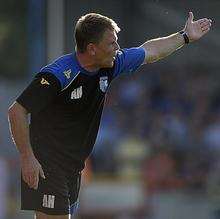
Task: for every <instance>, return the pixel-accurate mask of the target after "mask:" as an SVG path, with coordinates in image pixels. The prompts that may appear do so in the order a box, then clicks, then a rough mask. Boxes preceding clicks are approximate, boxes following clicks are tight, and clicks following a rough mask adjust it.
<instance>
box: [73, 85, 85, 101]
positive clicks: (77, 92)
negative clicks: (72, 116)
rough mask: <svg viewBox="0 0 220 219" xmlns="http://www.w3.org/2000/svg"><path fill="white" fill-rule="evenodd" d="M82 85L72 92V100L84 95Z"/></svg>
mask: <svg viewBox="0 0 220 219" xmlns="http://www.w3.org/2000/svg"><path fill="white" fill-rule="evenodd" d="M82 93H83V92H82V86H80V87H77V88H76V89H74V90H73V91H72V92H71V100H74V99H79V98H81V97H82Z"/></svg>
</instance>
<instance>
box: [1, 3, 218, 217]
mask: <svg viewBox="0 0 220 219" xmlns="http://www.w3.org/2000/svg"><path fill="white" fill-rule="evenodd" d="M0 3H1V7H0V57H1V59H0V66H1V71H0V219H15V218H16V219H21V218H22V219H26V218H32V215H33V214H32V213H31V212H21V211H20V210H19V208H20V197H19V195H20V184H19V178H20V167H19V156H18V153H17V151H16V149H15V147H14V145H13V143H12V141H11V139H10V133H9V129H8V122H7V109H8V107H9V106H10V104H11V103H12V102H13V101H14V100H15V98H16V97H17V96H18V95H19V94H20V93H21V92H22V90H23V89H24V88H25V87H26V86H27V85H28V84H29V82H30V81H31V79H32V78H33V76H34V75H35V74H36V73H37V72H38V71H39V69H40V68H41V67H42V66H43V65H45V64H46V63H48V62H50V61H51V60H52V59H54V58H56V57H58V56H60V55H62V54H64V53H69V52H72V51H73V49H74V41H73V27H74V24H75V22H76V20H77V19H78V18H79V17H80V16H82V15H83V14H85V13H88V12H97V13H101V14H104V15H107V16H109V17H111V18H113V19H114V20H115V21H116V22H117V23H118V25H119V26H120V27H121V29H122V31H121V32H120V33H119V43H120V45H121V47H122V48H123V47H132V46H139V45H141V44H142V43H143V42H145V41H146V40H148V39H151V38H156V37H160V36H166V35H169V34H171V33H174V32H177V31H180V30H181V29H183V27H184V24H185V21H186V19H187V17H188V12H189V11H193V12H194V16H195V19H198V18H202V17H208V18H211V19H212V20H213V26H212V30H211V31H210V32H209V34H208V35H207V36H205V37H204V38H202V39H201V40H200V41H198V42H195V43H193V44H190V45H186V46H185V47H184V48H183V49H182V50H180V51H177V52H176V54H173V55H171V56H170V57H168V58H166V59H164V60H162V61H160V62H158V63H154V64H151V65H145V66H143V67H141V68H140V69H139V71H138V72H136V73H135V74H131V75H123V76H121V77H120V78H118V79H117V80H115V81H114V82H113V83H112V84H111V87H110V89H109V91H108V93H107V99H106V103H105V110H104V113H103V117H102V123H101V127H100V130H99V134H98V139H97V142H96V146H95V149H94V150H93V154H92V155H91V156H90V158H89V159H88V160H87V165H86V169H85V171H84V176H83V181H82V188H81V192H80V209H79V212H78V214H77V215H76V216H75V217H74V218H77V219H142V218H144V219H185V218H190V219H191V218H193V219H219V218H220V160H219V155H220V75H219V71H220V68H219V67H220V64H219V58H220V56H219V50H220V28H219V25H218V24H219V22H220V14H219V12H220V1H219V0H209V1H203V0H185V1H176V0H102V1H101V0H83V1H76V0H20V1H15V0H7V1H3V0H0Z"/></svg>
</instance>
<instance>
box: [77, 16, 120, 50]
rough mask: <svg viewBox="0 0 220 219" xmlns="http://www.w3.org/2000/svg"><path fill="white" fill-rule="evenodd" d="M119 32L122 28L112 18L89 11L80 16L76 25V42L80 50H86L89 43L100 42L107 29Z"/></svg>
mask: <svg viewBox="0 0 220 219" xmlns="http://www.w3.org/2000/svg"><path fill="white" fill-rule="evenodd" d="M108 29H109V30H111V31H115V32H116V33H118V32H119V31H120V30H121V29H120V28H119V27H118V25H117V24H116V22H115V21H114V20H112V19H111V18H108V17H106V16H103V15H101V14H97V13H89V14H86V15H84V16H82V17H80V18H79V20H78V21H77V23H76V26H75V42H76V48H77V50H78V51H79V52H82V53H83V52H85V51H86V47H87V45H88V44H89V43H99V42H100V41H101V39H102V37H103V34H104V32H105V31H106V30H108Z"/></svg>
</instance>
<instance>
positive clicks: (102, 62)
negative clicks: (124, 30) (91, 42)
mask: <svg viewBox="0 0 220 219" xmlns="http://www.w3.org/2000/svg"><path fill="white" fill-rule="evenodd" d="M117 40H118V37H117V34H116V32H115V31H111V30H106V31H105V33H104V34H103V38H102V40H101V41H100V42H99V43H98V44H96V45H95V51H96V53H95V57H94V58H95V62H96V64H97V66H99V67H100V68H111V67H113V65H114V60H115V56H116V53H117V51H118V50H119V48H120V47H119V45H118V43H117Z"/></svg>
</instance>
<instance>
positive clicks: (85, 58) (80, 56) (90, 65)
mask: <svg viewBox="0 0 220 219" xmlns="http://www.w3.org/2000/svg"><path fill="white" fill-rule="evenodd" d="M76 58H77V60H78V62H79V64H80V65H81V67H83V68H84V69H85V70H86V71H89V72H95V71H98V70H99V69H100V67H98V66H97V65H96V64H95V62H94V61H93V60H92V59H91V57H89V55H88V54H86V53H80V52H78V51H76Z"/></svg>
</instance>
